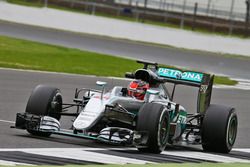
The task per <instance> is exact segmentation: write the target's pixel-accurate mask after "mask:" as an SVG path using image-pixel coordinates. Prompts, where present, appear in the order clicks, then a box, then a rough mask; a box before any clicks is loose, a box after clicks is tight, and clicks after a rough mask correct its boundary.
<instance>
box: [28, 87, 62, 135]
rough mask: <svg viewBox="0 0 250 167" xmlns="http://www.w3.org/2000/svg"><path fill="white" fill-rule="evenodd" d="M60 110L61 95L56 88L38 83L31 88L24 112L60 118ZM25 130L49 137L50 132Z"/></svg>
mask: <svg viewBox="0 0 250 167" xmlns="http://www.w3.org/2000/svg"><path fill="white" fill-rule="evenodd" d="M61 111H62V95H61V92H60V90H59V89H58V88H55V87H50V86H46V85H38V86H36V87H35V89H33V91H32V93H31V95H30V98H29V100H28V103H27V106H26V110H25V112H26V113H29V114H33V115H38V116H50V117H53V118H56V119H57V120H58V121H59V120H60V118H61V116H60V114H59V113H60V112H61ZM27 131H28V132H29V133H30V134H32V135H35V136H43V137H49V136H50V135H51V133H50V132H41V131H37V130H34V129H27Z"/></svg>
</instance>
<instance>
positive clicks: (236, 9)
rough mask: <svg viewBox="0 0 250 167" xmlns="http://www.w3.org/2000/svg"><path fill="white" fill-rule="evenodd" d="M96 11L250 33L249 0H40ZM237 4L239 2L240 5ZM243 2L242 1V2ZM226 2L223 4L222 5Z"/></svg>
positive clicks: (221, 30) (89, 11) (93, 12)
mask: <svg viewBox="0 0 250 167" xmlns="http://www.w3.org/2000/svg"><path fill="white" fill-rule="evenodd" d="M33 1H35V0H33ZM37 1H43V2H44V5H45V6H47V5H48V4H53V5H60V6H64V7H70V8H75V9H80V10H83V11H85V12H87V13H90V14H93V15H95V14H96V13H105V14H109V15H113V16H126V17H130V18H134V20H135V21H141V22H144V21H145V20H151V21H157V22H162V23H171V24H176V25H179V26H180V28H184V27H185V26H188V27H191V29H192V30H196V28H197V27H199V28H201V29H207V30H208V31H213V32H217V31H219V32H223V33H228V34H230V35H231V34H241V35H245V36H248V35H249V10H250V9H249V3H248V2H249V1H250V0H246V1H245V0H237V3H236V0H217V1H216V2H217V3H218V2H222V1H224V2H223V3H218V4H215V3H214V2H215V1H214V0H37ZM236 4H237V5H238V6H237V5H236ZM239 4H240V5H239ZM223 5H224V6H223Z"/></svg>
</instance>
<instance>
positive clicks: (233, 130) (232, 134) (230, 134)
mask: <svg viewBox="0 0 250 167" xmlns="http://www.w3.org/2000/svg"><path fill="white" fill-rule="evenodd" d="M237 124H238V123H237V118H236V116H233V117H231V119H230V120H229V123H228V131H227V141H228V144H229V145H230V146H233V144H234V142H235V139H236V134H237Z"/></svg>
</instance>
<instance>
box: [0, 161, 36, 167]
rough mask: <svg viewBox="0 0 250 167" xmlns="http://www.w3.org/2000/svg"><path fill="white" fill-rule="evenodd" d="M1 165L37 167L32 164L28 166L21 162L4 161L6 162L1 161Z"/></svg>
mask: <svg viewBox="0 0 250 167" xmlns="http://www.w3.org/2000/svg"><path fill="white" fill-rule="evenodd" d="M0 165H4V166H17V165H25V166H35V165H32V164H27V163H19V162H13V161H4V160H0Z"/></svg>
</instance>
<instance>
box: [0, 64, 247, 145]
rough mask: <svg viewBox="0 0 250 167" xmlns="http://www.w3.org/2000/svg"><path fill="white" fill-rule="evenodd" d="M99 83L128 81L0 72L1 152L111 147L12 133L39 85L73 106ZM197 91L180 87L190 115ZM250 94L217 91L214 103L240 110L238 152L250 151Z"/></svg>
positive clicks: (65, 123)
mask: <svg viewBox="0 0 250 167" xmlns="http://www.w3.org/2000/svg"><path fill="white" fill-rule="evenodd" d="M96 80H102V81H107V82H108V88H111V87H113V86H114V85H121V86H126V85H127V82H128V81H124V80H117V79H108V78H99V77H90V76H81V75H64V74H57V73H39V72H28V71H16V70H7V69H0V115H1V116H0V141H1V142H0V148H52V147H53V148H71V147H74V148H76V147H110V146H108V145H104V144H101V143H97V142H93V141H89V140H83V139H78V138H70V137H64V136H57V135H53V136H52V137H51V138H39V137H32V136H30V135H29V134H28V133H27V132H26V131H23V130H17V129H12V128H10V126H12V125H13V122H14V121H15V115H16V113H18V112H24V111H25V107H26V103H27V101H28V98H29V96H30V93H31V91H32V89H33V88H34V87H35V86H36V85H38V84H48V85H51V86H55V87H58V88H60V89H61V91H62V94H63V99H64V102H72V98H73V96H74V90H75V88H82V87H88V88H96V86H95V82H96ZM196 93H197V91H196V90H194V89H191V88H189V87H178V88H177V90H176V98H175V100H176V101H177V102H178V103H180V104H183V105H184V106H185V107H186V109H188V110H189V111H190V112H192V111H194V110H195V104H196V97H195V95H196ZM249 93H250V91H246V90H236V89H234V90H233V89H214V91H213V96H212V103H217V104H223V105H230V106H233V107H235V108H236V111H237V114H238V119H239V127H238V136H237V140H236V143H235V148H249V146H250V141H249V138H250V129H249V118H250V112H249V111H248V109H249V107H248V103H249V101H250V96H249ZM72 119H73V118H72V117H63V118H62V120H61V122H62V126H63V128H65V129H69V128H70V127H71V124H72Z"/></svg>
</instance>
